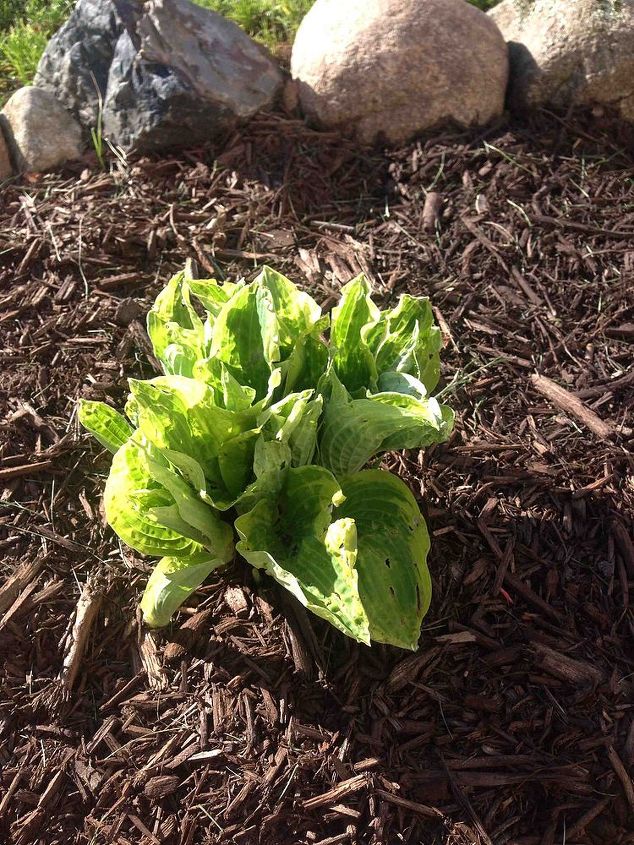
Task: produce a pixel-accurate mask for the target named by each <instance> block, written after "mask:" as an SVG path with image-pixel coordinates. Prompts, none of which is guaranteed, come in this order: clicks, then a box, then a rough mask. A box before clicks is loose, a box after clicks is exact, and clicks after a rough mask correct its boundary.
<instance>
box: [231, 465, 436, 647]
mask: <svg viewBox="0 0 634 845" xmlns="http://www.w3.org/2000/svg"><path fill="white" fill-rule="evenodd" d="M236 530H237V531H238V534H239V536H240V538H241V539H240V541H239V542H238V544H237V546H236V549H237V551H238V552H240V554H242V555H243V557H245V558H246V560H247V561H248V562H249V563H250V564H251V565H252V566H255V567H257V568H261V569H264V570H266V572H268V574H269V575H271V576H272V577H273V578H275V580H276V581H278V582H279V583H280V584H281V585H282V586H284V587H285V588H286V589H287V590H289V591H290V592H291V593H292V594H293V595H294V596H295V597H296V598H298V599H299V601H301V602H302V604H304V605H305V606H306V607H307V608H308V609H309V610H312V611H313V612H314V613H315V614H316V615H317V616H321V617H322V618H324V619H327V620H328V621H329V622H330V623H331V624H332V625H334V626H335V627H336V628H338V629H339V630H340V631H342V632H343V633H344V634H347V635H348V636H350V637H352V638H353V639H356V640H359V641H360V642H364V643H367V642H368V635H369V638H371V639H373V640H376V641H378V642H385V643H389V644H391V645H395V646H399V647H401V648H409V649H415V648H416V647H417V643H418V637H419V635H420V625H421V621H422V619H423V617H424V615H425V613H426V612H427V609H428V607H429V602H430V598H431V581H430V578H429V572H428V570H427V564H426V558H427V552H428V550H429V536H428V534H427V528H426V526H425V521H424V519H423V517H422V515H421V513H420V511H419V509H418V506H417V504H416V501H415V499H414V497H413V496H412V494H411V492H410V490H409V489H408V487H407V486H406V485H405V484H404V483H403V482H402V481H401V480H400V479H398V478H396V477H395V476H393V475H391V474H390V473H388V472H383V471H381V470H366V471H364V472H360V473H358V474H356V475H353V476H351V477H350V478H347V479H344V482H343V484H342V487H341V488H339V485H338V484H337V482H336V481H335V479H334V477H333V476H332V475H331V474H330V473H329V472H327V471H326V470H325V469H323V468H322V467H316V466H310V467H301V468H299V469H291V470H288V472H287V473H286V478H285V480H284V483H283V486H282V489H281V492H280V493H279V495H278V497H277V500H276V499H275V498H273V499H271V498H266V499H261V500H260V501H259V502H258V503H257V504H256V506H255V507H254V508H253V509H252V510H251V511H249V513H246V514H244V515H243V516H241V517H239V518H238V519H237V520H236Z"/></svg>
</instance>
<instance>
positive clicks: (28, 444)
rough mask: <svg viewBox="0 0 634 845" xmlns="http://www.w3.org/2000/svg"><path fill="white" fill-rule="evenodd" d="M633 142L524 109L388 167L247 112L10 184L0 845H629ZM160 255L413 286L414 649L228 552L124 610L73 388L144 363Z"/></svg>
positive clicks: (130, 590) (4, 248)
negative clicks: (427, 303) (118, 155)
mask: <svg viewBox="0 0 634 845" xmlns="http://www.w3.org/2000/svg"><path fill="white" fill-rule="evenodd" d="M629 143H631V138H627V137H626V136H625V135H624V133H623V130H622V127H619V126H618V124H616V123H612V122H611V121H610V119H608V118H603V119H597V118H594V119H592V118H590V117H588V116H583V115H580V116H576V117H574V118H573V117H568V118H562V117H557V116H554V115H543V116H541V117H540V118H539V119H537V120H536V121H535V123H534V124H533V125H530V126H528V125H525V126H515V125H512V124H510V125H505V126H503V127H501V128H497V129H492V130H490V131H489V132H487V133H484V134H480V135H473V134H471V135H470V134H465V133H462V134H460V133H453V134H451V133H447V134H446V135H443V136H438V137H434V138H431V139H428V140H426V141H421V142H418V143H414V144H412V145H410V146H408V147H407V148H405V149H403V150H401V151H399V152H396V153H390V154H389V155H388V156H387V157H386V158H385V157H383V156H381V155H379V154H374V153H372V154H369V153H359V152H358V151H355V150H354V149H353V148H352V146H351V145H350V144H348V143H347V142H343V141H341V139H339V138H337V136H335V135H318V134H316V133H314V132H312V131H310V130H308V129H306V128H305V127H304V126H303V125H302V124H301V123H299V122H297V121H293V120H288V119H285V118H281V117H276V116H270V117H266V118H261V119H259V120H257V121H255V122H254V123H252V124H251V125H250V126H249V127H247V128H246V129H245V130H244V131H243V132H242V133H241V134H239V135H237V136H236V137H235V138H234V139H233V140H232V141H231V144H230V146H229V148H228V150H226V151H225V152H224V153H223V154H222V155H221V157H220V159H219V160H218V161H217V162H216V163H214V159H213V156H212V154H211V152H210V151H202V150H196V151H193V152H190V153H188V154H187V155H184V156H181V157H180V159H179V158H169V157H168V158H165V159H163V160H160V161H149V160H142V161H137V162H130V163H126V162H124V161H117V160H116V159H114V158H113V160H112V170H111V172H100V171H99V169H98V168H97V167H96V166H95V165H94V163H93V164H92V166H86V169H85V170H83V165H82V166H81V167H79V168H78V169H77V170H76V172H70V171H66V172H65V173H64V174H57V175H47V176H44V177H41V178H34V179H32V180H30V181H28V182H26V183H23V184H13V185H11V186H8V187H6V188H5V190H4V192H3V194H2V197H1V198H0V203H1V206H2V207H1V210H0V216H1V224H0V335H1V345H0V350H1V351H0V361H1V370H0V403H1V410H2V413H1V417H0V420H1V421H0V491H1V492H0V549H1V551H2V557H3V560H2V564H1V569H0V573H1V574H2V576H3V577H2V582H1V586H0V677H1V681H0V682H1V692H0V767H1V773H0V842H3V843H7V845H9V843H11V845H36V843H37V844H38V845H40V843H45V845H56V844H57V843H63V844H64V845H70V843H82V845H83V844H84V843H85V845H88V843H95V845H101V843H104V845H105V843H117V845H136V843H139V844H140V845H157V843H165V845H172V843H174V845H198V844H199V843H224V842H227V843H237V845H251V843H254V844H255V843H263V844H264V845H294V843H297V845H299V843H305V845H336V843H346V845H354V843H367V845H371V843H373V844H374V845H379V843H385V845H397V843H410V844H411V845H418V843H423V845H434V844H436V845H441V843H442V845H468V843H477V844H478V845H492V843H493V845H502V843H514V845H560V843H566V845H599V844H600V843H611V845H625V843H634V833H633V832H632V831H633V822H634V789H633V786H632V780H631V774H632V768H631V767H632V764H633V762H634V720H633V708H634V697H633V693H634V649H633V648H632V635H633V633H634V631H633V619H632V604H631V601H632V599H631V598H630V596H631V592H632V587H633V584H634V543H633V540H632V515H633V508H632V503H633V500H634V481H633V473H632V455H631V452H630V451H629V448H630V447H631V445H632V436H633V430H632V429H633V427H634V421H633V419H632V408H633V399H634V370H633V368H632V342H633V340H634V168H633V158H632V154H631V153H629V152H628V144H629ZM630 149H631V147H630ZM188 257H190V258H193V259H195V260H196V261H197V262H198V265H199V267H200V268H201V269H202V270H203V271H204V272H205V273H208V274H216V275H223V274H224V275H226V276H228V277H233V276H234V275H237V274H250V273H252V271H253V269H254V267H255V265H256V263H258V262H263V261H268V262H270V263H272V264H274V265H275V266H276V267H279V268H280V269H282V270H284V271H287V272H288V274H289V275H291V276H292V277H293V278H294V279H295V280H297V281H299V282H301V283H303V284H305V285H306V286H307V287H308V288H309V289H310V290H312V291H313V292H314V293H315V294H316V296H318V297H319V299H320V301H322V302H323V303H325V304H326V305H330V304H332V301H333V297H334V296H335V294H336V291H337V289H338V288H339V287H340V285H341V283H342V282H344V281H346V280H347V279H349V278H350V277H351V276H352V275H353V274H356V273H357V272H359V271H361V270H363V271H365V272H366V273H368V275H369V276H370V277H371V279H372V281H373V282H374V284H375V286H376V289H377V291H378V295H379V297H380V299H381V300H382V302H383V303H388V302H392V301H394V298H395V297H396V295H397V294H398V293H400V292H402V291H405V290H410V291H414V292H416V293H424V294H429V295H430V296H431V297H432V298H433V302H434V305H435V307H436V309H437V316H438V319H439V321H440V324H441V326H442V329H443V332H444V335H445V341H446V348H445V356H444V372H443V384H444V388H443V389H444V395H445V397H446V398H447V399H448V400H449V401H450V402H451V403H452V404H453V406H454V407H455V408H456V410H457V412H458V422H457V425H456V432H455V435H454V436H453V438H452V440H451V442H450V443H448V444H445V445H443V446H441V447H438V448H434V449H429V450H427V451H426V452H425V453H424V454H422V453H421V454H417V453H411V454H407V455H395V456H391V457H390V458H389V459H388V461H387V463H388V465H389V466H391V467H392V468H394V469H395V470H396V471H398V472H399V473H400V474H401V475H402V477H404V478H405V479H406V480H407V481H408V482H409V483H410V484H411V486H412V489H413V490H414V492H415V493H416V494H420V497H421V503H422V507H423V508H424V510H425V513H426V516H427V518H428V522H429V527H430V531H431V532H432V535H433V548H432V552H431V555H430V566H431V571H432V575H433V581H434V590H435V595H434V601H433V605H432V608H431V610H430V612H429V615H428V617H427V619H426V620H425V624H424V629H423V634H422V638H421V645H420V649H419V651H418V652H416V653H415V654H408V653H404V652H401V651H398V650H396V649H390V648H386V647H382V646H374V647H373V648H372V649H368V648H365V647H359V646H357V645H356V644H355V643H352V642H351V641H349V640H346V639H345V638H344V637H342V636H341V635H339V634H338V633H336V632H335V631H334V630H332V629H331V628H330V627H329V626H328V625H326V624H325V623H324V624H322V623H321V621H320V620H317V619H315V618H313V617H310V618H309V617H308V616H307V615H306V614H305V613H304V612H302V610H301V609H298V607H296V606H295V605H294V604H293V603H292V601H290V600H289V599H287V598H286V597H285V596H284V595H282V593H281V592H280V591H279V590H278V589H277V588H276V587H275V585H272V584H271V583H269V582H268V581H267V580H257V581H256V580H255V578H254V575H253V572H252V571H251V570H250V569H249V568H248V567H247V566H245V565H242V564H240V563H239V562H237V563H236V564H235V565H233V566H232V567H231V568H230V570H229V571H228V572H227V573H225V574H222V575H215V576H213V577H212V578H211V579H210V580H209V582H208V583H207V584H206V585H205V586H204V588H203V589H201V590H200V592H199V593H198V594H197V595H196V597H195V598H193V599H192V600H191V601H190V602H188V604H187V607H186V608H185V609H184V610H183V612H182V613H181V614H180V615H179V616H178V618H177V619H176V620H175V621H174V624H173V625H172V626H171V627H170V628H169V629H167V630H165V631H163V632H161V633H158V634H149V633H147V632H145V631H143V630H142V629H141V628H140V627H139V625H138V620H137V616H136V602H137V600H138V596H139V593H140V590H141V589H142V586H143V583H144V580H145V578H146V576H147V572H148V570H149V565H150V564H149V563H148V562H146V561H143V560H141V559H139V558H138V557H135V556H134V555H132V554H131V553H130V551H129V550H127V549H125V548H121V547H120V546H119V544H118V543H117V542H116V539H115V538H114V537H113V535H112V533H111V532H110V530H109V529H108V528H107V527H106V526H105V525H104V522H103V517H102V513H101V510H100V496H101V490H102V487H103V480H104V477H105V474H106V472H107V467H108V461H107V459H106V456H105V455H104V454H103V452H102V451H100V450H99V449H98V448H97V447H96V446H95V444H94V443H92V442H90V441H89V439H88V438H87V437H86V436H84V435H82V434H80V432H79V431H78V426H77V423H76V420H75V418H74V403H75V400H76V399H77V398H78V397H79V396H86V397H92V398H99V399H106V400H108V401H113V402H115V403H117V404H118V403H120V402H121V398H122V396H123V394H124V392H125V387H126V377H127V376H128V375H139V374H146V375H149V374H151V373H152V368H151V365H150V364H149V363H148V358H147V351H148V349H147V347H148V344H147V339H146V337H145V335H144V329H143V322H142V321H143V315H144V312H145V310H146V309H147V307H148V303H149V302H150V301H151V299H152V297H153V295H155V294H156V292H157V290H158V289H159V287H160V285H161V283H162V282H164V281H165V280H166V278H167V277H168V276H169V274H170V272H171V271H173V270H174V269H176V268H179V267H180V266H181V265H182V263H183V261H184V259H185V258H188Z"/></svg>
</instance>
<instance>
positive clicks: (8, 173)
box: [0, 129, 13, 182]
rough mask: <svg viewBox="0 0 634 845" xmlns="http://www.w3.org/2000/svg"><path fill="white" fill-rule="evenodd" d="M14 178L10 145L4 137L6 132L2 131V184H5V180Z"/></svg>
mask: <svg viewBox="0 0 634 845" xmlns="http://www.w3.org/2000/svg"><path fill="white" fill-rule="evenodd" d="M12 176H13V165H12V164H11V156H10V154H9V145H8V144H7V142H6V139H5V137H4V132H2V129H0V182H4V180H5V179H10V178H11V177H12Z"/></svg>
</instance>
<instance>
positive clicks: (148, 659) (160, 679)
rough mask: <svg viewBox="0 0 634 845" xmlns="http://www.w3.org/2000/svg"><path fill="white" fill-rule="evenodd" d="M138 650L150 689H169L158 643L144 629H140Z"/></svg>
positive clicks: (150, 633)
mask: <svg viewBox="0 0 634 845" xmlns="http://www.w3.org/2000/svg"><path fill="white" fill-rule="evenodd" d="M138 649H139V657H140V658H141V663H142V664H143V668H144V669H145V671H146V673H147V678H148V682H149V684H150V687H151V688H152V689H154V690H163V689H165V688H166V687H167V675H166V674H165V671H164V670H163V667H162V666H161V660H160V658H159V651H158V648H157V645H156V641H155V639H154V636H153V634H152V632H151V631H148V630H147V629H146V628H144V627H143V628H140V629H139V639H138Z"/></svg>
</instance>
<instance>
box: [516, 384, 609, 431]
mask: <svg viewBox="0 0 634 845" xmlns="http://www.w3.org/2000/svg"><path fill="white" fill-rule="evenodd" d="M530 379H531V383H532V385H533V387H534V388H535V390H537V391H538V392H539V393H541V394H542V395H543V396H545V397H546V398H547V399H550V401H551V402H552V403H553V405H555V406H556V407H557V408H559V410H560V411H563V412H564V413H565V414H572V416H573V417H576V418H577V419H578V420H579V422H581V423H583V425H585V426H586V428H589V429H590V431H591V432H592V433H593V434H596V436H597V437H600V438H601V439H603V440H611V439H612V438H614V437H615V436H616V432H615V431H614V429H613V428H612V426H610V425H608V423H606V422H603V420H602V419H601V418H600V417H599V416H597V414H595V413H594V411H591V410H590V408H588V407H586V405H584V403H583V402H582V401H581V399H578V398H577V397H576V396H574V395H573V394H572V393H570V392H569V391H568V390H565V389H564V388H563V387H560V386H559V385H558V384H557V383H556V382H554V381H552V379H549V378H546V376H540V375H538V374H537V373H534V374H533V375H532V376H531V377H530Z"/></svg>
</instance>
